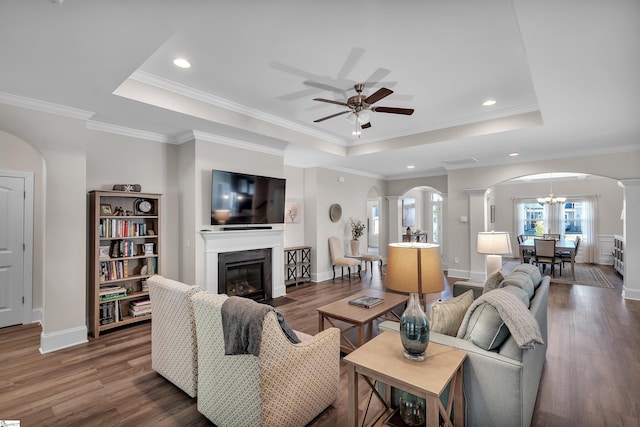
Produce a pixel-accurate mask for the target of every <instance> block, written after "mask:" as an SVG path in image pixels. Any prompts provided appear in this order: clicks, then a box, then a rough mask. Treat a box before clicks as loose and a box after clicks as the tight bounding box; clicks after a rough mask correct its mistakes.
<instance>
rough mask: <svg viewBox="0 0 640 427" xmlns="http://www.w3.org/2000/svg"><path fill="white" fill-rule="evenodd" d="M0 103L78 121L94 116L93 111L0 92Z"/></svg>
mask: <svg viewBox="0 0 640 427" xmlns="http://www.w3.org/2000/svg"><path fill="white" fill-rule="evenodd" d="M0 103H2V104H7V105H13V106H15V107H21V108H27V109H29V110H37V111H42V112H44V113H50V114H56V115H58V116H65V117H70V118H72V119H80V120H89V119H90V118H91V117H92V116H93V115H94V114H95V113H94V112H93V111H86V110H80V109H78V108H73V107H67V106H66V105H60V104H54V103H53V102H48V101H42V100H39V99H34V98H27V97H25V96H20V95H14V94H11V93H6V92H0Z"/></svg>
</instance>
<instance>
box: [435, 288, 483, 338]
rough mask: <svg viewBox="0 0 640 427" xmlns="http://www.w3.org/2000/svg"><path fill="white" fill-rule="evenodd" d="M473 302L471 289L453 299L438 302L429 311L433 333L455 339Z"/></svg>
mask: <svg viewBox="0 0 640 427" xmlns="http://www.w3.org/2000/svg"><path fill="white" fill-rule="evenodd" d="M472 302H473V291H472V290H471V289H470V290H468V291H467V292H465V293H464V294H462V295H459V296H457V297H455V298H453V299H450V300H447V301H442V302H436V303H435V304H433V305H432V306H431V311H429V326H430V329H431V332H437V333H439V334H446V335H450V336H452V337H455V336H456V335H457V334H458V328H460V324H461V323H462V319H463V318H464V315H465V313H466V312H467V309H468V308H469V306H470V305H471V303H472Z"/></svg>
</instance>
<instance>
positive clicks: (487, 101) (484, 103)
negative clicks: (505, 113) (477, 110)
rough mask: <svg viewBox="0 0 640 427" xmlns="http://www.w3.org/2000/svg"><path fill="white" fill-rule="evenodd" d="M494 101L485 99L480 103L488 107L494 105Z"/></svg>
mask: <svg viewBox="0 0 640 427" xmlns="http://www.w3.org/2000/svg"><path fill="white" fill-rule="evenodd" d="M495 103H496V100H495V99H487V100H486V101H484V102H483V103H482V105H484V106H485V107H490V106H492V105H495Z"/></svg>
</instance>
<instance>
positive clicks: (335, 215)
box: [329, 203, 342, 222]
mask: <svg viewBox="0 0 640 427" xmlns="http://www.w3.org/2000/svg"><path fill="white" fill-rule="evenodd" d="M329 218H331V221H332V222H338V221H340V218H342V206H340V205H339V204H338V203H334V204H332V205H331V206H329Z"/></svg>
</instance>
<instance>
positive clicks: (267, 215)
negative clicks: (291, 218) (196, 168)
mask: <svg viewBox="0 0 640 427" xmlns="http://www.w3.org/2000/svg"><path fill="white" fill-rule="evenodd" d="M285 184H286V180H285V179H283V178H272V177H268V176H260V175H249V174H244V173H237V172H228V171H221V170H213V171H211V225H229V224H231V225H233V224H283V223H284V204H285Z"/></svg>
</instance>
